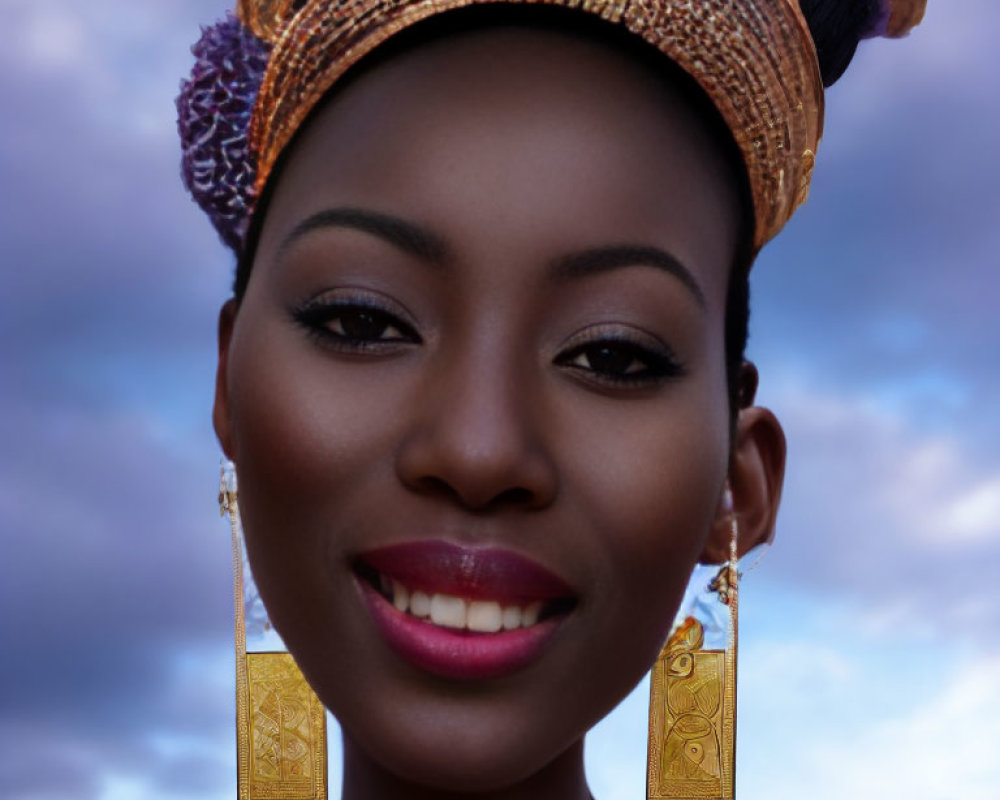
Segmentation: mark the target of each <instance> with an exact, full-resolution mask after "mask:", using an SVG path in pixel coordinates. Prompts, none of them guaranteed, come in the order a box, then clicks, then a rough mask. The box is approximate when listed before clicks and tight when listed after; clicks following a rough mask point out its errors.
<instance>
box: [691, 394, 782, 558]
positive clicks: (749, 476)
mask: <svg viewBox="0 0 1000 800" xmlns="http://www.w3.org/2000/svg"><path fill="white" fill-rule="evenodd" d="M785 447H786V446H785V434H784V431H783V430H782V428H781V424H780V423H779V422H778V420H777V418H776V417H775V416H774V414H772V413H771V412H770V411H769V410H768V409H766V408H760V407H757V406H752V407H750V408H744V409H742V410H741V411H740V412H739V417H738V419H737V423H736V431H735V439H734V442H733V454H732V458H731V461H730V467H729V476H728V478H727V481H726V488H727V489H728V490H730V491H731V492H732V511H729V510H727V508H726V501H725V491H724V492H723V496H722V497H720V500H719V507H718V510H717V511H716V516H715V523H714V525H713V530H712V534H711V536H710V537H709V540H708V542H707V543H706V546H705V550H704V552H703V553H702V557H701V561H702V562H703V563H708V564H720V563H722V562H724V561H726V559H727V558H728V557H729V542H730V538H731V531H732V523H731V517H732V514H735V515H736V520H737V527H738V530H739V542H738V550H739V555H740V557H743V556H744V555H745V554H746V553H747V552H748V551H750V550H752V549H753V548H754V547H756V546H757V545H760V544H764V543H766V542H770V541H771V539H772V538H773V536H774V525H775V519H776V517H777V514H778V505H779V503H780V501H781V488H782V485H783V483H784V476H785Z"/></svg>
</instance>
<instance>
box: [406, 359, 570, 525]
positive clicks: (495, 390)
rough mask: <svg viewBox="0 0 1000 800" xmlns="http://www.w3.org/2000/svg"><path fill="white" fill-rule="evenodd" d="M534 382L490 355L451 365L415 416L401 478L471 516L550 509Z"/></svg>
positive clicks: (552, 470) (435, 378) (551, 479)
mask: <svg viewBox="0 0 1000 800" xmlns="http://www.w3.org/2000/svg"><path fill="white" fill-rule="evenodd" d="M507 361H508V362H511V361H512V359H507ZM538 383H539V381H536V380H532V379H531V378H530V377H528V376H525V375H524V371H523V370H520V371H519V370H518V369H517V367H516V364H514V363H508V366H506V367H505V366H503V364H502V359H501V358H499V357H497V355H496V354H495V353H493V354H486V353H483V352H480V353H478V354H471V353H470V354H469V357H467V358H457V359H456V358H452V359H448V360H447V363H445V364H443V366H442V369H440V370H435V371H433V372H432V373H431V375H430V376H429V378H428V380H427V383H426V385H425V390H424V391H423V392H421V398H420V401H419V404H418V405H419V408H417V409H414V411H415V413H414V415H413V420H414V422H413V424H412V425H411V426H410V429H409V431H408V435H407V436H406V437H405V439H404V441H403V444H402V446H401V447H400V449H399V451H398V454H397V460H396V472H397V475H398V476H399V479H400V480H401V481H402V482H403V483H404V484H405V485H406V486H407V487H408V488H409V489H411V490H413V491H417V492H420V493H423V494H426V495H436V496H439V497H443V498H445V499H448V500H450V501H452V502H456V503H458V504H459V505H461V506H462V507H464V508H466V509H468V510H471V511H476V512H488V511H496V510H500V509H502V508H522V509H541V508H544V507H545V506H547V505H549V504H550V503H551V502H552V501H553V500H554V498H555V496H556V492H557V486H558V475H557V470H556V465H555V463H554V460H553V458H552V456H551V453H550V450H549V448H548V447H547V445H546V442H545V437H544V433H545V420H544V404H543V403H542V402H541V398H539V396H538V392H537V391H536V390H534V389H532V388H531V386H532V385H537V384H538Z"/></svg>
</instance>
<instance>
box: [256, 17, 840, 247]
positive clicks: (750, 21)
mask: <svg viewBox="0 0 1000 800" xmlns="http://www.w3.org/2000/svg"><path fill="white" fill-rule="evenodd" d="M496 1H497V0H339V2H330V0H305V2H301V0H299V2H296V0H240V3H239V7H238V14H239V16H240V19H241V20H242V21H243V23H244V24H245V25H247V26H248V27H249V28H250V29H251V30H252V31H253V32H254V33H255V34H256V35H257V36H258V37H260V38H261V39H263V40H265V41H267V42H269V43H270V44H272V45H273V51H272V53H271V56H270V59H269V61H268V66H267V72H266V74H265V76H264V81H263V85H262V86H261V89H260V94H259V95H258V98H257V103H256V106H255V108H254V114H253V120H252V123H251V128H250V144H251V147H252V148H253V150H254V152H255V154H256V156H257V177H256V186H257V189H258V191H259V190H260V189H261V188H263V186H264V184H265V183H266V182H267V179H268V176H269V174H270V172H271V169H272V168H273V167H274V164H275V161H276V160H277V158H278V156H279V155H280V153H281V151H282V150H283V149H284V147H285V146H286V145H287V144H288V143H289V141H290V140H291V138H292V136H293V135H294V133H295V131H296V130H297V129H298V127H299V126H300V125H301V124H302V122H303V121H304V120H305V118H306V116H307V115H308V114H309V112H310V111H311V110H312V109H313V107H314V106H315V105H316V103H318V102H319V100H320V99H321V98H322V97H323V95H324V94H326V92H327V91H328V90H329V89H330V87H331V86H332V85H333V84H334V83H335V82H336V81H337V79H338V78H339V77H340V76H341V75H343V74H344V73H345V72H346V71H347V70H348V69H349V68H350V67H351V66H352V65H354V64H355V63H357V62H358V61H359V60H360V59H361V58H363V57H364V56H365V55H366V54H367V53H369V52H371V51H372V50H373V49H374V48H375V47H376V46H378V45H379V44H381V43H382V42H384V41H385V40H386V39H388V38H390V37H391V36H392V35H394V34H395V33H397V32H399V31H400V30H402V29H404V28H407V27H409V26H410V25H413V24H414V23H416V22H419V21H420V20H423V19H426V18H428V17H431V16H434V15H437V14H441V13H443V12H445V11H450V10H453V9H458V8H465V7H468V6H474V5H485V4H487V3H490V2H496ZM500 1H502V2H514V3H518V4H521V3H523V4H545V5H552V6H562V7H565V8H570V9H576V10H579V11H585V12H588V13H591V14H595V15H597V16H599V17H602V18H603V19H606V20H608V21H609V22H612V23H616V24H619V25H623V26H624V27H625V28H627V29H628V30H629V31H631V32H632V33H634V34H636V35H638V36H641V37H642V38H643V39H645V40H646V41H647V42H649V43H650V44H652V45H654V46H655V47H657V48H658V49H659V50H660V51H662V52H663V53H664V54H665V55H667V56H668V57H669V58H671V59H672V60H673V61H675V62H676V63H677V64H678V65H680V67H681V68H682V69H684V70H685V71H686V72H687V73H689V74H690V75H691V76H692V77H693V78H694V79H695V80H696V81H697V82H698V84H699V85H700V86H701V88H702V89H703V90H704V91H705V92H706V93H707V94H708V96H709V97H710V98H711V99H712V101H713V102H714V103H715V106H716V107H717V108H718V110H719V112H720V113H721V115H722V117H723V119H724V120H725V121H726V123H727V124H728V126H729V128H730V130H731V131H732V133H733V136H734V138H735V140H736V143H737V145H738V146H739V148H740V151H741V152H742V154H743V158H744V161H745V163H746V168H747V173H748V176H749V179H750V187H751V191H752V193H753V201H754V210H755V214H756V228H755V235H754V244H755V245H756V247H758V248H759V247H761V246H763V245H764V244H765V243H766V242H767V241H768V240H770V239H771V238H773V237H774V236H775V234H777V233H778V231H779V230H781V228H782V227H783V226H784V224H785V223H786V222H787V221H788V219H789V218H790V217H791V215H792V213H793V212H794V211H795V209H796V208H797V207H798V206H799V205H800V204H801V203H803V202H804V201H805V199H806V196H807V195H808V189H809V180H810V177H811V175H812V169H813V164H814V162H815V153H816V148H817V145H818V144H819V140H820V136H821V134H822V130H823V82H822V77H821V75H820V71H819V64H818V62H817V58H816V50H815V47H814V45H813V41H812V38H811V36H810V34H809V29H808V27H807V25H806V22H805V19H804V18H803V16H802V12H801V11H800V9H799V7H798V3H797V0H737V1H736V2H734V0H700V1H699V2H691V0H500Z"/></svg>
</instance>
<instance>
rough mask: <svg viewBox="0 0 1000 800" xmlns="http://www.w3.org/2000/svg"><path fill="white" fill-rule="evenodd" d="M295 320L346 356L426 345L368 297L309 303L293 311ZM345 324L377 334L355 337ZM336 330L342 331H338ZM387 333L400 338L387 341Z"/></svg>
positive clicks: (390, 338)
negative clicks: (363, 326) (370, 328)
mask: <svg viewBox="0 0 1000 800" xmlns="http://www.w3.org/2000/svg"><path fill="white" fill-rule="evenodd" d="M365 317H367V319H364V318H365ZM292 318H293V319H294V320H295V321H296V322H298V323H299V324H300V325H302V326H303V327H304V328H305V329H306V331H307V333H308V334H309V335H310V337H312V338H314V339H316V340H317V341H319V342H321V343H323V344H326V345H331V346H334V347H336V348H337V349H340V350H344V351H347V352H354V353H373V352H383V351H385V350H391V349H395V348H397V347H399V346H400V345H404V344H420V343H421V342H422V341H423V340H422V339H421V338H420V335H419V334H418V333H417V332H416V331H415V330H414V329H413V327H412V326H411V325H409V324H408V323H406V322H404V321H403V320H401V319H400V318H399V315H397V314H395V313H393V312H392V311H389V310H388V309H386V308H385V307H384V306H382V304H380V303H378V302H377V301H374V300H371V299H370V298H366V297H365V298H362V297H354V298H347V297H344V298H338V299H333V300H330V299H322V298H320V299H316V300H309V301H307V302H305V303H303V304H302V305H301V306H299V307H297V308H295V309H293V310H292ZM345 321H346V322H347V324H348V326H352V325H353V324H354V323H360V324H368V325H373V326H374V329H375V330H376V331H377V333H376V334H369V335H363V334H358V333H354V334H352V333H351V332H350V331H349V330H347V329H346V328H345ZM335 326H338V327H339V328H340V330H339V331H338V330H336V329H335ZM387 330H388V331H391V330H395V331H397V334H396V335H395V336H390V337H384V333H385V332H386V331H387Z"/></svg>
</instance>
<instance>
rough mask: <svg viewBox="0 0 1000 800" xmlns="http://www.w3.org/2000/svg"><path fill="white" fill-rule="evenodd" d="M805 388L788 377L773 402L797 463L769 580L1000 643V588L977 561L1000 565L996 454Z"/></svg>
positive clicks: (848, 397)
mask: <svg viewBox="0 0 1000 800" xmlns="http://www.w3.org/2000/svg"><path fill="white" fill-rule="evenodd" d="M801 381H802V376H799V375H797V374H796V376H795V377H794V378H792V377H788V378H786V381H785V382H784V383H783V384H779V385H780V388H777V387H776V388H775V389H774V393H773V394H771V395H769V397H768V398H767V399H768V403H769V405H771V406H772V407H773V408H774V409H775V410H776V412H777V413H778V416H779V418H780V419H781V420H782V421H783V422H784V424H785V428H786V433H787V435H788V439H789V468H788V474H787V477H786V492H785V496H784V498H783V508H782V511H781V514H780V515H779V521H778V537H777V542H776V545H775V547H774V548H773V549H772V552H771V553H770V554H769V555H768V558H767V559H766V560H765V562H764V564H763V565H762V574H765V575H767V576H773V578H774V579H775V580H779V581H782V582H787V583H788V584H790V585H794V586H796V587H797V588H798V590H800V591H806V592H818V593H820V594H822V595H823V596H826V597H841V598H846V599H848V600H853V601H856V602H857V603H859V604H860V605H861V607H863V608H866V609H870V610H871V612H872V614H873V615H874V616H877V615H879V614H881V615H882V616H883V617H886V618H894V619H896V620H897V621H899V620H900V619H901V614H900V612H901V611H903V612H904V614H903V615H902V616H904V617H905V616H909V617H911V618H912V619H913V620H915V621H918V622H919V624H920V625H928V626H930V627H931V628H932V629H935V630H937V631H939V632H943V631H949V632H952V633H954V632H956V631H961V632H963V633H964V635H967V636H972V637H974V638H978V637H981V636H983V634H984V633H985V632H987V631H988V632H990V633H989V635H990V638H991V639H992V640H993V641H994V642H996V641H997V635H998V634H1000V602H998V601H1000V594H998V592H1000V590H998V589H997V588H996V587H995V585H993V584H992V583H991V582H989V581H988V580H985V579H984V580H982V581H980V580H976V579H975V576H976V575H977V574H978V568H977V566H976V565H981V564H985V563H990V562H991V561H994V562H995V561H997V560H998V559H1000V516H997V515H996V514H994V513H993V509H994V507H995V505H996V503H997V486H998V485H1000V464H998V463H997V462H996V458H995V455H991V456H990V457H989V458H988V459H987V460H984V461H979V462H977V461H975V460H974V459H973V458H971V457H970V455H969V454H968V453H967V452H966V451H965V449H964V448H963V447H962V446H961V445H960V443H959V442H958V441H956V439H954V438H953V437H949V436H947V435H943V434H938V433H928V432H926V431H923V430H922V429H921V428H920V427H918V426H914V425H913V424H912V422H911V421H910V420H909V419H908V417H906V416H905V415H902V414H900V413H899V412H898V411H892V410H886V409H885V408H883V407H881V406H880V404H879V403H878V400H877V398H874V399H873V398H872V397H870V396H868V395H866V394H865V393H864V392H863V391H860V390H859V391H855V392H853V393H852V392H848V391H845V390H843V389H840V390H839V391H836V392H834V391H829V390H828V393H824V392H822V391H820V390H819V389H817V388H815V387H811V386H808V385H805V386H804V385H803V384H802V383H801ZM807 384H808V381H807ZM765 570H766V572H765Z"/></svg>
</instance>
